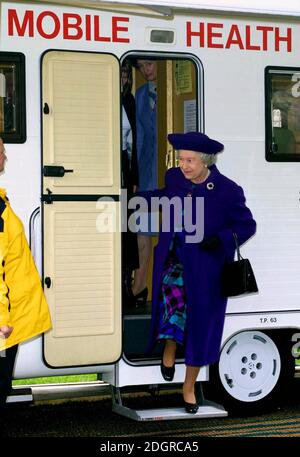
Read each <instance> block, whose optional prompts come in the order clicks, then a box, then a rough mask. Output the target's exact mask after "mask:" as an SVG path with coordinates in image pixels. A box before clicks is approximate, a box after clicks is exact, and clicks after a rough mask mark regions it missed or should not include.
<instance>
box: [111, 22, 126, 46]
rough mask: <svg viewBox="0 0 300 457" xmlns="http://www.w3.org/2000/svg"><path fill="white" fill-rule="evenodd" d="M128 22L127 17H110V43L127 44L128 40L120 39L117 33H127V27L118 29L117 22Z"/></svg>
mask: <svg viewBox="0 0 300 457" xmlns="http://www.w3.org/2000/svg"><path fill="white" fill-rule="evenodd" d="M119 21H124V22H129V18H128V17H115V16H113V17H112V41H113V42H115V43H129V38H121V37H119V36H118V32H128V27H119V25H118V22H119Z"/></svg>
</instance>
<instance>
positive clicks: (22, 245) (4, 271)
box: [0, 139, 51, 409]
mask: <svg viewBox="0 0 300 457" xmlns="http://www.w3.org/2000/svg"><path fill="white" fill-rule="evenodd" d="M5 161H6V155H5V149H4V146H3V142H2V139H0V172H2V171H3V170H4V165H5ZM50 328H51V319H50V314H49V309H48V305H47V302H46V300H45V297H44V293H43V289H42V285H41V280H40V276H39V273H38V271H37V269H36V266H35V264H34V260H33V257H32V255H31V252H30V248H29V246H28V243H27V240H26V236H25V232H24V228H23V224H22V222H21V221H20V219H19V218H18V217H17V216H16V214H15V213H14V212H13V210H12V208H11V206H10V204H9V201H8V198H7V197H6V193H5V190H4V189H0V409H1V408H3V407H4V405H5V402H6V398H7V395H8V394H9V392H10V389H11V384H12V373H13V368H14V363H15V358H16V354H17V349H18V344H19V343H22V341H25V340H28V339H30V338H32V337H34V336H37V335H39V334H41V333H43V332H46V331H47V330H49V329H50Z"/></svg>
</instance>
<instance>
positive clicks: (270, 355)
mask: <svg viewBox="0 0 300 457" xmlns="http://www.w3.org/2000/svg"><path fill="white" fill-rule="evenodd" d="M289 341H290V338H289V336H288V335H287V334H286V332H285V333H283V334H281V335H280V336H276V337H274V336H273V335H272V334H270V335H268V334H267V333H265V332H261V331H255V330H254V331H245V332H241V333H238V334H236V335H234V336H232V337H231V338H230V339H229V340H228V341H227V342H226V344H225V345H224V347H223V348H222V351H221V354H220V360H219V363H218V364H216V365H214V366H212V367H210V381H209V384H211V385H212V386H213V391H214V394H216V395H217V398H218V400H219V401H220V403H221V404H222V405H224V407H225V408H226V409H227V410H228V411H229V412H232V413H237V414H239V415H249V414H254V413H261V412H266V411H268V410H269V409H270V407H271V408H274V407H276V406H278V405H279V404H280V403H281V401H283V400H284V398H285V394H286V392H287V391H288V386H289V384H290V381H291V380H292V379H293V377H294V373H295V359H294V358H293V356H292V353H291V343H289ZM210 393H212V392H211V389H210Z"/></svg>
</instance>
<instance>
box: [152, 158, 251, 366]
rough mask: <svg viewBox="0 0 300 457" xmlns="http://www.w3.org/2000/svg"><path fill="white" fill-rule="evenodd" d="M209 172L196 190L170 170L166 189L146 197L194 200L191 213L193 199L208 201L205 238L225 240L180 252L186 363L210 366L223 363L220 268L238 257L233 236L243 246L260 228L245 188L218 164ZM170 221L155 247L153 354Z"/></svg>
mask: <svg viewBox="0 0 300 457" xmlns="http://www.w3.org/2000/svg"><path fill="white" fill-rule="evenodd" d="M210 170H211V174H210V176H209V178H208V179H207V180H206V181H205V182H204V183H203V184H200V185H197V186H196V188H194V189H193V187H192V182H191V181H190V180H188V179H186V178H185V177H184V175H183V173H182V171H181V170H180V168H171V169H169V170H168V171H167V173H166V176H165V187H164V188H163V189H160V190H156V191H153V192H152V193H151V192H149V193H147V194H148V195H147V197H150V196H158V197H161V196H167V197H170V198H172V197H174V196H178V197H180V198H181V199H183V198H184V197H186V196H190V197H191V198H192V208H193V210H194V209H195V205H194V203H195V197H198V196H199V197H204V237H207V236H212V235H218V236H219V238H220V239H221V246H220V247H219V248H217V249H216V250H214V251H205V250H204V249H202V248H201V245H200V244H199V243H184V245H183V248H182V251H181V252H182V263H183V269H184V273H183V275H184V284H185V292H186V299H187V320H186V344H185V363H186V364H187V365H192V366H204V365H208V364H211V363H214V362H216V361H217V360H218V359H219V352H220V345H221V338H222V332H223V325H224V318H225V310H226V304H227V299H226V298H223V297H222V296H221V292H220V276H221V271H222V267H223V265H224V263H225V261H231V260H232V259H233V258H234V252H235V244H234V239H233V232H235V233H236V234H237V236H238V240H239V244H242V243H244V242H245V241H247V240H248V239H249V238H250V237H251V236H252V235H253V234H254V233H255V230H256V223H255V221H254V219H253V217H252V214H251V212H250V210H249V209H248V208H247V206H246V205H245V197H244V192H243V189H242V188H241V187H240V186H238V185H237V184H236V183H235V182H234V181H232V180H230V179H229V178H227V177H226V176H224V175H222V174H221V173H220V172H219V171H218V169H217V167H216V166H215V165H213V166H212V167H211V168H210ZM208 184H209V185H208ZM212 184H213V185H212ZM162 217H164V211H163V215H162ZM170 219H171V221H170V231H168V232H160V235H159V241H158V244H157V246H155V248H154V264H153V284H152V319H151V334H150V344H149V350H152V349H153V348H154V346H155V344H156V341H157V333H158V320H159V298H160V288H161V280H162V273H163V267H164V264H165V261H166V258H167V255H168V250H169V246H170V242H171V240H172V237H173V233H174V217H173V218H172V215H171V217H170Z"/></svg>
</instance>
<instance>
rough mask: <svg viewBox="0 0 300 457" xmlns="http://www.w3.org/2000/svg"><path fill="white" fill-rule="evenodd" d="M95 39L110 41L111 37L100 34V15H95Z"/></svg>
mask: <svg viewBox="0 0 300 457" xmlns="http://www.w3.org/2000/svg"><path fill="white" fill-rule="evenodd" d="M94 40H95V41H110V37H108V36H101V35H100V17H99V16H95V17H94Z"/></svg>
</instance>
